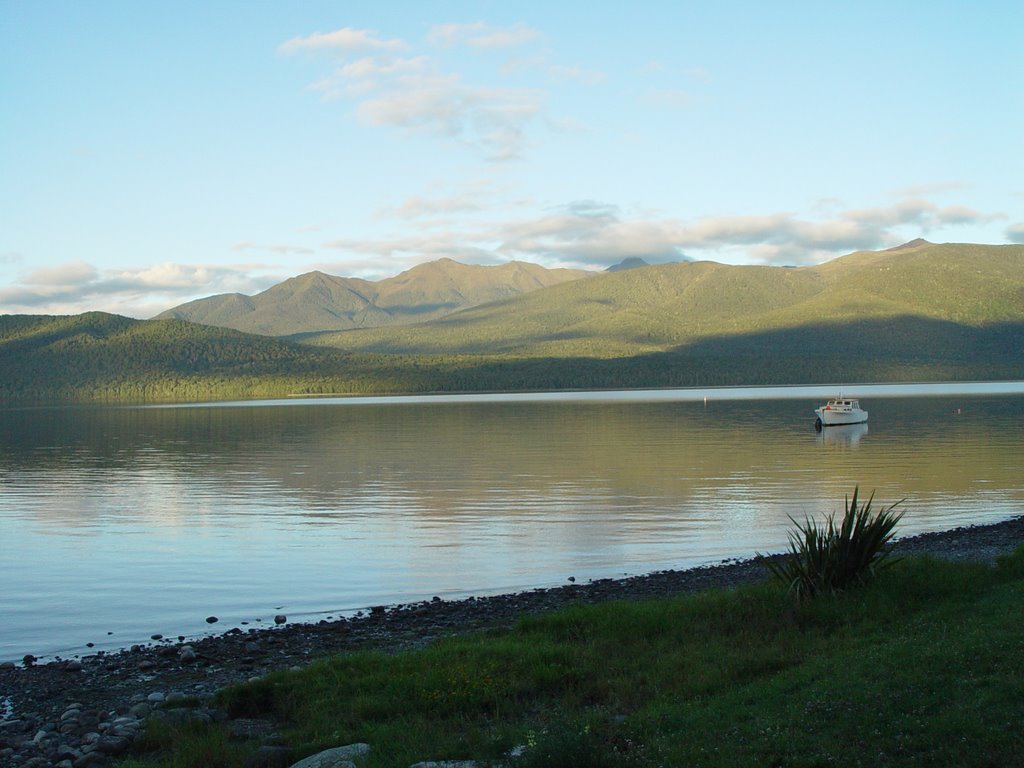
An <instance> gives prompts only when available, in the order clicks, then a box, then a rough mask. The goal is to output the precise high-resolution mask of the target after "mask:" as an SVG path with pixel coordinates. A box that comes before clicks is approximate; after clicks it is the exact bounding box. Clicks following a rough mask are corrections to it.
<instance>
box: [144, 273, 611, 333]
mask: <svg viewBox="0 0 1024 768" xmlns="http://www.w3.org/2000/svg"><path fill="white" fill-rule="evenodd" d="M592 274H593V273H591V272H586V271H583V270H578V269H546V268H544V267H541V266H538V265H537V264H529V263H527V262H522V261H512V262H508V263H506V264H501V265H499V266H476V265H468V264H461V263H459V262H457V261H453V260H452V259H439V260H438V261H431V262H427V263H426V264H420V265H418V266H416V267H413V268H412V269H409V270H407V271H405V272H402V273H401V274H399V275H396V276H395V277H389V278H386V279H384V280H379V281H372V280H362V279H360V278H355V277H335V276H333V275H328V274H325V273H323V272H308V273H306V274H304V275H299V276H298V277H292V278H289V279H288V280H285V281H284V282H281V283H278V284H277V285H274V286H271V287H270V288H268V289H267V290H265V291H263V292H262V293H258V294H256V295H255V296H245V295H243V294H240V293H228V294H219V295H216V296H209V297H207V298H204V299H196V300H195V301H190V302H188V303H186V304H181V305H179V306H177V307H173V308H172V309H169V310H167V311H166V312H161V313H160V314H159V315H157V316H156V317H155V318H154V319H155V320H169V319H175V320H187V321H189V322H192V323H201V324H203V325H214V326H218V327H221V328H232V329H234V330H237V331H245V332H246V333H257V334H260V335H263V336H298V335H301V334H308V333H317V332H323V331H347V330H352V329H356V328H377V327H380V326H387V325H403V324H407V323H419V322H424V321H427V320H435V319H437V318H441V317H444V316H445V315H449V314H451V313H452V312H456V311H458V310H460V309H467V308H469V307H475V306H477V305H479V304H486V303H487V302H491V301H496V300H498V299H507V298H509V297H511V296H517V295H520V294H524V293H529V292H531V291H535V290H538V289H540V288H546V287H549V286H552V285H558V284H559V283H563V282H567V281H570V280H579V279H580V278H583V277H588V276H590V275H592Z"/></svg>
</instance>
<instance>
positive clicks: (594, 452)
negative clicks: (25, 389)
mask: <svg viewBox="0 0 1024 768" xmlns="http://www.w3.org/2000/svg"><path fill="white" fill-rule="evenodd" d="M835 393H836V389H835V388H834V387H831V388H830V387H795V388H763V389H719V390H659V391H631V392H594V393H555V394H552V393H546V394H532V395H493V396H454V395H453V396H444V397H434V398H429V397H409V398H360V399H321V400H302V401H295V400H289V401H274V402H265V403H226V404H225V403H221V404H209V405H201V406H181V407H123V408H50V409H20V410H6V411H0V584H2V589H0V617H2V625H0V661H5V660H20V659H21V657H22V656H23V655H24V654H26V653H32V654H35V655H37V656H42V657H46V656H53V655H62V656H64V657H69V656H74V655H82V654H86V653H90V652H94V651H95V650H99V649H113V648H121V647H126V646H128V645H131V644H133V643H137V642H144V641H147V640H148V639H149V637H150V636H151V635H153V634H155V633H160V634H163V635H166V636H169V637H176V636H178V635H185V636H194V635H197V634H201V633H204V632H211V631H215V630H216V631H226V630H228V629H231V628H232V627H235V626H241V627H245V626H250V627H256V626H267V625H272V623H273V617H274V615H275V614H279V613H283V614H286V615H287V616H288V619H289V621H295V620H302V621H314V620H319V619H321V618H326V617H328V616H337V615H348V614H351V613H353V612H355V611H357V610H360V609H366V608H367V607H369V606H373V605H378V604H392V603H397V602H411V601H417V600H424V599H430V598H432V597H433V596H435V595H437V596H440V597H442V598H454V597H462V596H467V595H471V594H486V593H495V592H506V591H516V590H521V589H526V588H532V587H539V586H550V585H555V584H563V583H565V582H566V579H567V578H568V577H570V576H572V577H575V578H576V580H577V581H586V580H587V579H596V578H603V577H615V576H623V575H625V574H638V573H645V572H649V571H654V570H660V569H666V568H681V567H689V566H695V565H699V564H706V563H710V562H715V561H719V560H722V559H725V558H736V557H738V558H747V557H751V556H752V555H754V554H755V553H756V552H758V551H778V550H781V549H783V548H784V547H785V546H786V541H787V531H788V530H789V529H790V528H791V523H790V521H789V519H788V517H789V516H793V517H794V518H797V519H803V518H804V517H805V516H814V517H821V516H823V515H824V514H825V513H828V512H831V511H836V510H841V508H842V505H843V498H844V495H847V494H849V493H851V492H852V491H853V488H854V486H855V485H858V484H859V485H860V487H861V488H862V490H863V491H866V492H870V491H872V490H874V491H876V498H877V500H878V501H881V502H885V503H889V502H893V501H896V500H898V499H902V498H904V497H905V498H906V502H905V504H904V507H905V510H906V517H905V518H904V521H903V523H902V525H901V528H900V529H899V532H900V535H911V534H914V533H919V532H922V531H928V530H940V529H946V528H951V527H955V526H959V525H965V524H974V523H988V522H996V521H998V520H1002V519H1006V518H1008V517H1013V516H1016V515H1020V514H1024V472H1022V471H1021V467H1022V465H1024V384H1021V383H1011V384H995V385H922V386H916V387H908V386H895V385H892V386H857V387H856V388H851V389H850V392H849V394H852V395H855V396H860V397H861V399H862V402H863V405H864V407H865V408H866V409H867V410H869V411H870V414H871V421H870V424H868V425H858V426H854V427H837V428H828V429H825V430H824V431H822V432H820V433H818V432H815V430H814V427H813V420H814V415H813V412H812V410H813V408H814V407H816V406H817V405H819V404H820V403H821V402H823V401H824V399H826V397H827V396H829V395H834V394H835ZM705 397H707V400H706V402H705V400H704V398H705ZM208 616H216V617H218V618H219V622H218V623H217V624H215V625H212V626H211V625H209V624H207V623H206V621H205V619H206V617H208ZM88 643H92V644H93V646H91V647H90V646H88V645H87V644H88Z"/></svg>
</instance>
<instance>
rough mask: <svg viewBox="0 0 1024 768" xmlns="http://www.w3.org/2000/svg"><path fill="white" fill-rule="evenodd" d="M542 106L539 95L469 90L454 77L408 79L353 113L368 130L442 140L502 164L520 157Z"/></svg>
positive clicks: (398, 81) (532, 91)
mask: <svg viewBox="0 0 1024 768" xmlns="http://www.w3.org/2000/svg"><path fill="white" fill-rule="evenodd" d="M543 101H544V94H543V93H541V92H539V91H535V90H528V89H512V88H485V87H479V86H471V85H466V84H465V83H463V82H462V81H461V78H460V77H459V76H458V75H409V76H403V77H399V78H397V80H396V81H395V82H393V83H392V85H391V86H390V87H386V88H383V89H381V91H380V92H379V93H378V94H376V95H374V96H373V97H372V98H367V99H365V100H363V101H362V102H361V103H360V104H359V106H358V107H357V109H356V113H357V115H358V116H359V118H360V120H362V121H363V122H364V123H367V124H369V125H390V126H393V127H397V128H402V129H405V130H410V131H424V132H427V133H433V134H435V135H440V136H445V137H448V138H451V139H454V140H457V141H459V142H463V143H466V144H469V145H473V146H476V147H479V148H480V149H482V150H484V151H485V152H486V153H487V154H488V156H489V158H490V159H493V160H507V159H513V158H516V157H519V156H520V155H521V153H522V151H523V148H524V144H525V139H524V131H525V129H526V126H527V125H528V124H529V123H530V122H532V121H533V120H534V118H536V117H537V115H538V114H540V112H541V110H542V108H543Z"/></svg>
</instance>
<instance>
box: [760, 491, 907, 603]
mask: <svg viewBox="0 0 1024 768" xmlns="http://www.w3.org/2000/svg"><path fill="white" fill-rule="evenodd" d="M859 491H860V488H854V490H853V498H852V499H850V498H847V500H846V511H845V513H844V515H843V520H842V522H841V523H840V524H839V525H838V526H836V523H835V514H834V513H833V514H831V515H829V516H828V517H827V518H826V520H825V525H824V526H819V524H818V523H816V522H815V521H814V520H811V519H810V518H806V519H805V520H804V523H803V525H801V524H800V523H798V522H797V521H796V520H793V518H792V517H790V518H789V519H790V520H792V521H793V524H794V525H795V526H796V527H797V532H796V533H791V534H790V535H789V552H788V553H787V554H786V555H785V556H784V557H783V558H782V559H781V560H773V559H769V558H766V557H762V560H763V562H764V563H765V565H766V566H767V567H768V570H769V571H771V573H772V574H773V575H774V576H775V577H776V578H777V579H779V580H780V581H782V582H783V583H784V584H786V585H787V586H788V587H789V589H790V590H792V591H793V592H795V593H796V595H797V597H799V598H800V599H801V600H803V599H806V598H811V597H814V596H815V595H818V594H821V593H831V594H834V593H836V592H840V591H842V590H844V589H847V588H849V587H852V586H855V585H857V584H862V583H864V582H865V581H866V580H867V579H869V578H870V577H871V576H873V575H874V574H875V572H876V571H877V569H878V568H879V566H881V565H882V564H883V563H884V561H886V560H887V559H888V558H889V554H890V552H891V550H889V549H888V548H887V546H886V545H887V544H888V543H889V542H890V540H891V539H892V537H893V534H894V533H895V528H896V524H897V523H899V521H900V520H901V519H902V517H903V513H902V512H899V513H897V512H896V511H895V508H896V507H897V506H898V505H900V504H902V503H903V501H904V500H902V499H901V500H900V501H897V502H896V503H895V504H891V505H890V506H888V507H884V508H882V509H880V510H879V511H878V512H872V509H871V505H872V503H873V502H874V499H875V494H874V493H872V494H871V496H870V498H869V499H868V501H867V503H866V504H858V495H859ZM889 562H892V561H891V560H890V561H889Z"/></svg>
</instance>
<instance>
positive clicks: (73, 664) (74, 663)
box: [64, 659, 82, 672]
mask: <svg viewBox="0 0 1024 768" xmlns="http://www.w3.org/2000/svg"><path fill="white" fill-rule="evenodd" d="M64 669H66V670H67V671H68V672H81V671H82V662H80V661H79V660H78V659H72V660H71V661H69V662H68V663H67V664H65V665H64Z"/></svg>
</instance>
